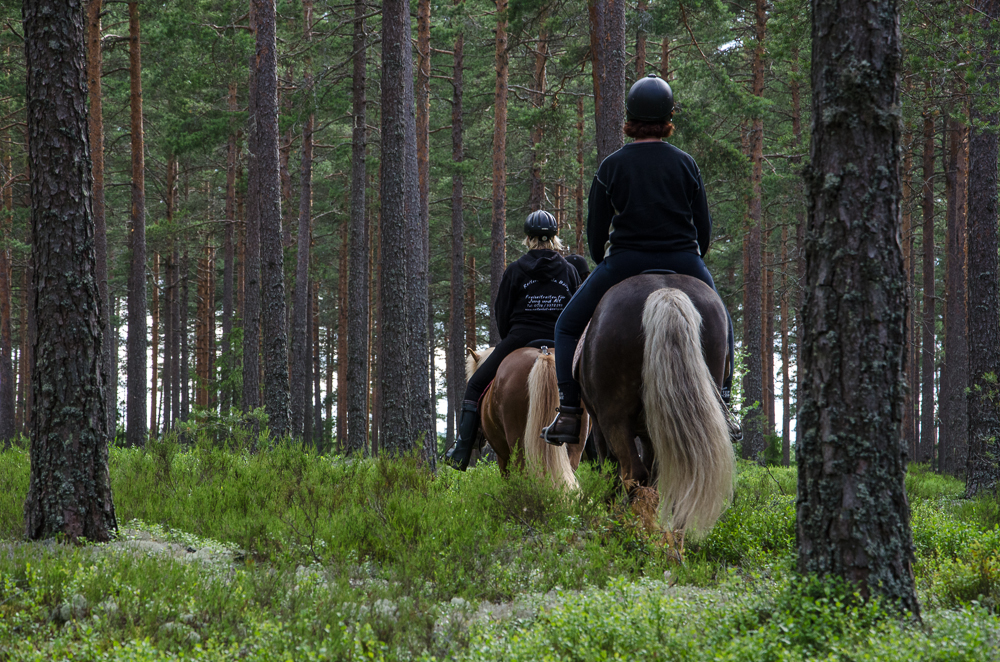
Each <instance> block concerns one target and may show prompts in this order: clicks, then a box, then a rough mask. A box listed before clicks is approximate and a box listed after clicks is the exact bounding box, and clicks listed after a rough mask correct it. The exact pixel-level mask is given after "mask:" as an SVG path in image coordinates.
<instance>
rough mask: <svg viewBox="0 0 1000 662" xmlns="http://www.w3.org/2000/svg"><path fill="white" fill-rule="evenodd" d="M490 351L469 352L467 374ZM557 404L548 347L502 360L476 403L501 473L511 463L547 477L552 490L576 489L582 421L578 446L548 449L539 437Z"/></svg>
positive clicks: (584, 429) (552, 359)
mask: <svg viewBox="0 0 1000 662" xmlns="http://www.w3.org/2000/svg"><path fill="white" fill-rule="evenodd" d="M492 351H493V349H492V348H490V349H487V350H483V351H482V352H474V351H472V350H469V357H468V360H467V363H466V372H467V374H468V376H470V377H471V376H472V373H473V372H475V369H476V367H477V366H478V365H479V363H481V362H482V361H483V360H485V358H486V357H487V356H489V353H490V352H492ZM558 405H559V387H558V385H557V384H556V367H555V357H554V355H553V353H552V349H546V350H538V349H534V348H532V347H523V348H521V349H519V350H517V351H515V352H513V353H511V354H510V356H508V357H507V358H505V359H504V360H503V363H501V364H500V367H499V368H498V369H497V375H496V377H495V378H494V379H493V384H492V385H491V386H490V388H489V390H488V391H486V393H485V394H484V395H483V398H482V402H481V403H480V405H479V412H480V417H481V419H482V427H481V429H482V433H483V436H484V437H485V438H486V441H488V442H489V444H490V446H492V447H493V450H494V451H495V452H496V454H497V462H498V463H499V465H500V471H501V473H503V474H504V475H505V476H506V475H507V472H508V471H509V470H510V464H511V462H514V463H516V464H517V465H518V466H521V467H524V466H525V464H527V467H528V469H529V471H531V472H532V473H534V474H536V475H538V476H542V475H546V476H548V477H549V479H550V480H551V481H552V484H553V485H555V486H556V487H565V488H566V489H576V488H577V487H578V484H577V481H576V475H575V474H574V472H575V471H576V468H577V466H578V465H579V464H580V456H581V455H582V454H583V441H584V440H585V439H586V438H587V421H586V419H585V420H584V421H583V425H582V426H581V427H582V431H581V435H580V443H578V444H575V445H567V446H550V445H549V444H547V443H545V442H544V441H542V439H541V436H540V435H541V431H542V428H543V427H544V426H545V424H546V423H547V422H548V418H551V415H552V412H553V411H555V408H556V407H557V406H558Z"/></svg>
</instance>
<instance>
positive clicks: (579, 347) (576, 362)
mask: <svg viewBox="0 0 1000 662" xmlns="http://www.w3.org/2000/svg"><path fill="white" fill-rule="evenodd" d="M589 330H590V322H587V326H585V327H584V329H583V333H581V334H580V339H579V340H577V341H576V351H574V352H573V379H575V380H577V381H579V380H580V375H579V371H580V370H579V368H580V357H581V356H583V341H585V340H586V339H587V331H589Z"/></svg>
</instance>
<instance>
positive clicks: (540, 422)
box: [524, 353, 580, 490]
mask: <svg viewBox="0 0 1000 662" xmlns="http://www.w3.org/2000/svg"><path fill="white" fill-rule="evenodd" d="M558 406H559V384H558V383H557V381H556V363H555V356H554V354H552V353H544V354H539V355H538V358H536V359H535V362H534V363H533V364H532V366H531V372H529V373H528V420H527V423H526V424H525V426H524V455H525V461H526V464H527V466H528V470H529V471H530V472H532V473H534V474H535V475H537V476H541V475H543V474H547V475H548V477H549V480H551V481H552V485H553V486H554V487H563V488H565V489H568V490H576V489H579V487H580V484H579V483H578V482H577V480H576V474H575V473H574V472H573V466H572V465H571V464H570V461H569V452H568V451H567V449H566V447H565V446H553V445H552V444H547V443H545V441H544V440H543V439H542V438H541V434H542V428H543V427H545V424H546V423H548V422H549V419H550V418H551V416H552V412H554V411H555V409H556V407H558Z"/></svg>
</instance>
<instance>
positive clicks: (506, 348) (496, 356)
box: [465, 330, 542, 402]
mask: <svg viewBox="0 0 1000 662" xmlns="http://www.w3.org/2000/svg"><path fill="white" fill-rule="evenodd" d="M541 338H542V336H540V335H539V334H538V333H537V332H531V333H524V332H520V333H519V332H518V331H517V330H513V331H511V332H510V334H509V335H508V336H507V337H506V338H504V339H503V340H501V341H500V342H498V343H497V345H496V347H495V348H494V349H493V352H492V353H491V354H490V355H489V356H487V357H486V360H485V361H483V362H482V364H480V366H479V368H478V369H477V370H476V372H475V373H474V374H473V375H472V377H471V378H470V379H469V385H468V386H467V387H466V389H465V399H466V400H472V401H473V402H478V401H479V398H480V396H482V394H483V391H485V390H486V387H487V386H489V385H490V382H492V381H493V378H494V377H496V376H497V370H498V369H499V368H500V364H501V363H503V360H504V359H505V358H507V357H508V356H510V355H511V354H512V353H513V352H514V351H515V350H518V349H521V348H522V347H526V346H527V345H528V343H530V342H532V341H533V340H539V339H541Z"/></svg>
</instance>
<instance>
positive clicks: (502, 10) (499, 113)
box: [490, 0, 509, 345]
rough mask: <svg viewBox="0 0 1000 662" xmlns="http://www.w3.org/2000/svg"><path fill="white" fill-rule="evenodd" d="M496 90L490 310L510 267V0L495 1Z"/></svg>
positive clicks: (494, 332) (494, 339) (493, 335)
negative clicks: (508, 232) (508, 168)
mask: <svg viewBox="0 0 1000 662" xmlns="http://www.w3.org/2000/svg"><path fill="white" fill-rule="evenodd" d="M496 5H497V30H496V59H495V64H496V74H497V84H496V91H495V92H494V95H493V217H492V222H491V230H490V311H492V310H493V308H494V306H495V304H496V301H497V293H498V292H499V291H500V281H501V280H502V279H503V272H504V270H505V269H506V268H507V92H508V87H507V86H508V68H507V67H508V58H509V54H508V53H507V0H496ZM498 342H500V331H499V329H498V328H497V323H496V320H494V319H493V315H492V312H491V314H490V344H491V345H495V344H497V343H498Z"/></svg>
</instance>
